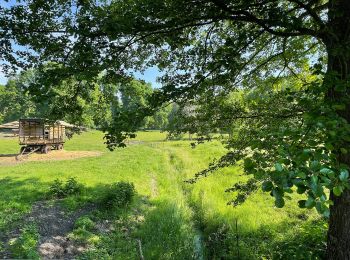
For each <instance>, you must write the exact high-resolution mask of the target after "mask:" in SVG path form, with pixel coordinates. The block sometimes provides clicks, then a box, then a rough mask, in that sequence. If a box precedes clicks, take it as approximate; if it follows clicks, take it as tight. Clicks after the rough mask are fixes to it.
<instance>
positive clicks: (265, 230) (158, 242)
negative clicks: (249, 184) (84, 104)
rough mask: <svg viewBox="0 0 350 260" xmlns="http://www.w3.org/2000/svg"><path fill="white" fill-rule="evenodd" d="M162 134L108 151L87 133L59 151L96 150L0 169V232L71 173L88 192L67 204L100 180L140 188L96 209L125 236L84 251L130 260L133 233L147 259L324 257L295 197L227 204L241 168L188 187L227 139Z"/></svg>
mask: <svg viewBox="0 0 350 260" xmlns="http://www.w3.org/2000/svg"><path fill="white" fill-rule="evenodd" d="M165 136H166V135H165V133H159V132H155V131H150V132H140V133H139V134H138V136H137V142H130V145H129V146H128V147H126V148H121V149H117V150H115V151H113V152H110V151H108V150H107V149H106V148H105V145H104V144H103V133H101V132H98V131H91V132H87V133H83V134H82V135H76V136H74V137H73V138H72V139H71V140H69V141H67V143H66V145H65V149H66V150H72V151H75V150H98V151H102V152H103V154H102V156H99V157H92V158H81V159H76V160H66V161H46V162H43V161H41V162H27V163H22V164H16V165H6V166H1V167H0V190H1V191H2V192H1V193H0V233H1V232H6V230H10V229H11V228H12V227H13V226H15V225H16V223H18V221H19V220H20V218H21V217H22V216H23V215H24V214H25V213H27V212H29V211H30V210H31V205H32V204H33V203H34V202H35V201H37V200H42V199H45V193H46V192H47V190H48V187H49V185H50V183H52V182H53V181H54V180H55V179H57V178H59V179H67V178H69V177H75V178H76V179H77V180H78V181H79V182H80V183H82V184H83V185H85V187H86V191H87V192H85V193H84V194H82V195H80V196H73V197H70V198H67V199H65V200H64V201H63V205H65V206H66V207H67V208H68V209H69V210H75V209H76V208H78V207H80V206H82V205H83V204H84V203H86V202H87V201H92V202H94V201H96V198H98V197H99V196H100V194H101V191H102V190H103V187H104V185H106V184H110V183H113V182H117V181H127V182H132V183H134V185H135V188H136V191H137V193H138V196H137V198H136V200H135V202H134V203H133V204H132V205H130V207H129V208H128V209H125V210H124V211H120V212H119V211H118V212H114V213H112V212H109V213H103V212H102V213H101V212H97V213H92V214H95V220H96V221H98V219H100V218H105V217H109V218H111V220H112V222H113V223H119V224H116V225H122V226H123V228H124V226H130V227H133V228H130V229H131V231H130V234H129V233H128V234H129V235H128V236H121V235H120V233H118V232H112V233H110V234H109V235H107V236H106V235H103V234H97V236H100V239H101V241H103V243H101V244H99V245H95V246H92V248H94V249H93V250H91V251H89V252H88V253H86V255H85V256H86V257H87V258H92V259H95V258H96V257H98V258H101V257H102V258H110V257H111V258H119V259H133V258H134V257H135V256H137V255H138V251H137V249H136V248H137V247H136V242H135V241H137V240H139V241H140V242H141V246H142V250H143V253H144V256H145V258H146V259H200V258H201V257H202V256H203V257H204V258H207V259H238V257H239V258H240V259H272V258H274V259H295V257H299V256H301V255H304V256H306V258H309V259H317V258H318V257H320V256H322V253H323V249H324V245H323V241H324V236H325V230H326V226H325V221H324V220H322V219H320V218H319V216H318V215H317V214H316V213H315V212H314V211H307V210H302V209H299V208H297V206H296V201H295V197H294V199H293V200H291V201H289V202H288V203H286V206H285V207H284V208H283V209H277V208H275V207H274V204H273V200H272V199H271V198H270V196H269V195H268V194H266V193H263V192H261V191H258V192H257V193H255V194H254V195H253V196H251V197H250V198H249V199H248V200H247V201H246V202H245V203H244V204H243V205H241V206H238V207H235V208H234V207H232V206H229V205H227V202H228V201H230V200H231V199H232V198H233V197H234V196H235V194H232V193H225V189H226V188H228V187H230V186H231V185H233V184H234V183H236V182H238V181H245V180H247V178H248V177H247V176H246V175H244V174H243V172H242V170H241V168H240V167H239V165H237V166H235V167H230V168H226V169H221V170H219V171H218V172H216V173H214V174H213V175H211V176H209V177H207V178H205V179H202V180H200V181H199V182H198V183H196V184H194V185H191V184H188V183H185V182H184V180H186V179H188V178H190V177H191V176H193V174H194V173H196V172H197V171H200V170H202V169H204V168H205V167H207V166H208V163H209V162H211V161H212V160H213V159H214V158H218V157H219V156H221V155H222V154H223V153H224V152H225V149H224V148H223V146H222V145H221V144H220V143H219V142H217V141H214V142H210V143H205V144H202V145H199V146H198V147H197V148H195V149H192V148H191V146H190V142H189V141H181V140H179V141H165ZM17 150H18V145H17V142H16V140H15V139H0V153H3V154H5V153H6V154H7V153H14V152H16V151H17ZM106 215H107V216H106ZM121 219H122V220H123V221H124V222H122V223H124V224H120V221H119V220H121ZM127 223H129V224H127ZM113 248H114V249H113ZM116 248H124V249H125V248H128V249H129V250H126V249H125V250H124V249H118V250H117V249H116ZM199 251H201V252H199Z"/></svg>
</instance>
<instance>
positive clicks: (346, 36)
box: [324, 0, 350, 260]
mask: <svg viewBox="0 0 350 260" xmlns="http://www.w3.org/2000/svg"><path fill="white" fill-rule="evenodd" d="M328 16H329V20H328V24H327V26H326V28H325V35H326V37H325V39H324V42H325V44H326V48H327V53H328V68H327V74H326V78H325V84H327V85H328V87H329V90H328V93H327V98H328V100H330V101H335V102H342V103H345V106H346V110H342V111H338V114H339V115H340V116H341V117H343V118H345V119H346V120H347V121H348V122H350V103H349V101H348V100H346V99H344V97H346V96H347V95H349V94H350V85H349V79H350V77H349V76H350V0H330V1H329V13H328ZM339 83H341V84H346V90H345V93H344V92H337V91H336V90H335V86H336V85H337V84H339ZM347 99H348V98H347ZM340 142H342V141H341V140H340ZM341 146H342V147H346V148H348V147H349V143H348V142H342V143H341ZM338 161H339V162H340V163H343V164H346V165H349V166H350V154H346V155H344V154H343V155H342V154H341V153H340V152H338ZM330 199H331V200H332V201H333V202H334V205H333V206H331V207H330V219H329V230H328V237H327V259H336V260H345V259H350V190H346V191H344V192H343V193H342V194H341V196H339V197H337V196H335V195H334V194H333V193H332V192H331V195H330Z"/></svg>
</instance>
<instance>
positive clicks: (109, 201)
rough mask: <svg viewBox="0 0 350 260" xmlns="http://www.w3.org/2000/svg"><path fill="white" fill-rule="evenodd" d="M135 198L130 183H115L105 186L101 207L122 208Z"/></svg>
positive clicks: (133, 187) (133, 189)
mask: <svg viewBox="0 0 350 260" xmlns="http://www.w3.org/2000/svg"><path fill="white" fill-rule="evenodd" d="M134 196H135V186H134V184H133V183H130V182H124V181H120V182H116V183H113V184H111V185H109V186H107V189H106V191H105V192H104V194H103V197H102V202H101V205H102V206H104V207H107V208H113V207H117V208H122V207H125V206H127V205H128V204H130V203H131V202H132V199H133V197H134Z"/></svg>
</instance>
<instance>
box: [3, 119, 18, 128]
mask: <svg viewBox="0 0 350 260" xmlns="http://www.w3.org/2000/svg"><path fill="white" fill-rule="evenodd" d="M18 128H19V123H18V121H12V122H8V123H5V124H2V125H0V129H18Z"/></svg>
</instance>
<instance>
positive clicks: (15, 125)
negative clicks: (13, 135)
mask: <svg viewBox="0 0 350 260" xmlns="http://www.w3.org/2000/svg"><path fill="white" fill-rule="evenodd" d="M19 121H27V122H28V121H30V122H42V121H46V120H45V119H43V118H21V119H19V120H17V121H12V122H8V123H5V124H2V125H0V129H18V128H19ZM55 123H56V124H59V125H62V126H65V127H67V128H79V126H76V125H72V124H70V123H67V122H65V121H61V120H57V121H56V122H55Z"/></svg>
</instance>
